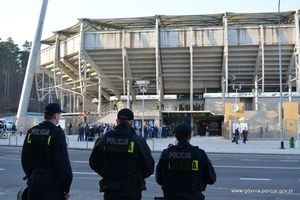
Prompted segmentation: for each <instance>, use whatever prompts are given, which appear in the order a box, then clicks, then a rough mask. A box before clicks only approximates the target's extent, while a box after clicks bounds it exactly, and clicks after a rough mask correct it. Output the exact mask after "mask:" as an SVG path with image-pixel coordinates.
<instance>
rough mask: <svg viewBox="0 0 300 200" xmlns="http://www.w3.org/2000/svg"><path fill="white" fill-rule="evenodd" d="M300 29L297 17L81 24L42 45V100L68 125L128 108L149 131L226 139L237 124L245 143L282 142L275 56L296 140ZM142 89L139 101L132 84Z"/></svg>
mask: <svg viewBox="0 0 300 200" xmlns="http://www.w3.org/2000/svg"><path fill="white" fill-rule="evenodd" d="M299 19H300V17H299V11H290V12H281V13H280V14H278V13H222V14H210V15H178V16H165V15H157V16H150V17H137V18H119V19H79V22H78V23H76V24H75V25H73V26H71V27H68V28H66V29H63V30H60V31H57V32H55V34H54V35H53V36H52V37H50V38H48V39H45V40H43V41H42V44H45V45H47V47H46V48H44V49H42V50H41V51H40V59H39V62H38V64H37V66H36V71H35V87H36V91H37V94H38V98H39V100H40V101H45V100H46V101H49V102H50V101H59V102H60V103H61V105H62V106H63V109H64V110H65V111H67V114H65V115H76V114H78V115H81V113H82V112H84V111H87V112H91V113H92V114H93V116H94V118H100V119H103V121H105V119H108V118H109V117H108V115H110V114H111V113H112V112H114V111H113V110H114V108H115V109H116V108H118V109H119V108H121V107H130V108H132V109H133V111H134V112H135V115H136V118H137V120H140V119H142V118H143V116H144V119H145V122H146V123H155V124H173V123H178V122H179V121H186V122H188V123H190V124H191V125H192V126H193V127H194V128H195V130H197V131H198V132H199V134H204V132H205V129H206V127H208V128H209V130H210V132H211V135H224V136H228V137H230V135H231V134H229V133H231V132H232V129H233V128H232V124H233V122H235V123H241V124H247V126H248V129H249V134H250V137H274V138H278V137H279V128H278V126H279V125H278V123H279V117H278V110H279V109H278V104H279V95H280V93H279V88H280V79H279V75H280V71H279V69H280V67H279V63H280V62H279V61H280V60H279V54H280V53H281V66H282V86H283V101H284V103H283V108H284V109H283V110H284V111H283V116H284V128H285V129H284V130H285V132H286V134H287V135H288V136H296V134H297V132H298V131H297V129H298V111H299V106H298V104H299V102H300V93H299V92H300V77H299V67H300V55H299V52H300V36H299ZM278 22H280V26H278ZM279 46H280V51H279ZM145 80H147V81H149V82H150V85H148V86H147V88H146V90H145V91H144V95H143V94H142V92H141V90H140V89H141V88H140V87H139V85H138V84H136V83H137V81H145ZM143 99H144V109H143V108H142V107H143V106H142V104H143ZM143 110H144V111H143ZM143 112H144V114H143ZM137 124H140V122H139V123H137Z"/></svg>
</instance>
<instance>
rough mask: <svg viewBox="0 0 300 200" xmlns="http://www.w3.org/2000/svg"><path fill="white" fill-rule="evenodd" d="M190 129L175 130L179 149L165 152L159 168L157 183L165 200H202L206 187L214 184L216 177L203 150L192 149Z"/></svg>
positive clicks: (186, 127) (181, 125) (180, 126)
mask: <svg viewBox="0 0 300 200" xmlns="http://www.w3.org/2000/svg"><path fill="white" fill-rule="evenodd" d="M191 132H192V131H191V128H190V126H188V125H187V124H179V125H178V126H176V128H175V137H176V139H177V140H178V144H177V145H171V146H169V148H167V149H165V150H164V151H163V152H162V154H161V157H160V160H159V162H158V165H157V168H156V182H157V183H158V184H159V185H161V186H162V189H163V193H164V198H165V199H166V200H182V199H185V200H202V199H204V195H203V194H202V192H203V191H204V190H205V188H206V185H207V184H214V183H215V181H216V173H215V170H214V167H213V166H212V164H211V162H210V160H209V158H208V157H207V155H206V153H205V151H204V150H202V149H199V147H196V146H192V145H191V144H190V143H189V140H190V139H191Z"/></svg>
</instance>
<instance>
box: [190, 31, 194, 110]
mask: <svg viewBox="0 0 300 200" xmlns="http://www.w3.org/2000/svg"><path fill="white" fill-rule="evenodd" d="M193 45H194V37H193V28H192V27H191V28H190V111H193V105H194V61H193Z"/></svg>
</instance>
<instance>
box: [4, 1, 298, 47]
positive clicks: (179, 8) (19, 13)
mask: <svg viewBox="0 0 300 200" xmlns="http://www.w3.org/2000/svg"><path fill="white" fill-rule="evenodd" d="M0 5H1V7H0V8H1V12H0V38H1V39H2V40H6V39H7V38H8V37H12V39H13V40H14V41H15V43H18V44H19V45H20V46H21V45H22V44H23V43H24V42H25V40H28V41H32V40H33V39H34V36H35V30H36V26H37V22H38V18H39V13H40V9H41V5H42V0H0ZM277 9H278V0H105V1H104V0H48V8H47V13H46V18H45V24H44V29H43V36H42V39H45V38H47V37H49V36H51V35H52V32H53V31H57V30H61V29H64V28H67V27H69V26H72V25H74V24H75V23H76V22H77V19H78V18H122V17H142V16H153V15H156V14H161V15H192V14H216V13H224V12H239V13H244V12H277ZM280 9H281V11H291V10H299V9H300V0H281V7H280Z"/></svg>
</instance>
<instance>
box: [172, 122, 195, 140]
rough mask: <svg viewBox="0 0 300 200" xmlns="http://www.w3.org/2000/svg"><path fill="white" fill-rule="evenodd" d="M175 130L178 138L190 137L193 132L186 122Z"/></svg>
mask: <svg viewBox="0 0 300 200" xmlns="http://www.w3.org/2000/svg"><path fill="white" fill-rule="evenodd" d="M174 132H175V136H176V138H177V139H182V138H186V137H188V136H189V135H190V134H191V132H192V129H191V127H190V126H189V125H187V124H186V123H181V124H178V125H177V126H176V127H175V129H174Z"/></svg>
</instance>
